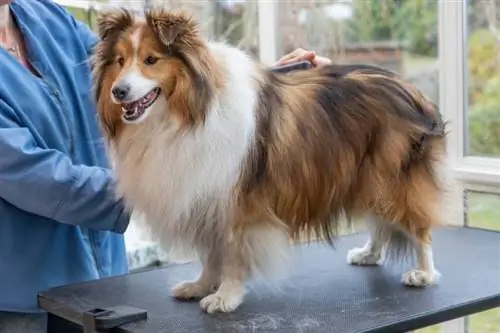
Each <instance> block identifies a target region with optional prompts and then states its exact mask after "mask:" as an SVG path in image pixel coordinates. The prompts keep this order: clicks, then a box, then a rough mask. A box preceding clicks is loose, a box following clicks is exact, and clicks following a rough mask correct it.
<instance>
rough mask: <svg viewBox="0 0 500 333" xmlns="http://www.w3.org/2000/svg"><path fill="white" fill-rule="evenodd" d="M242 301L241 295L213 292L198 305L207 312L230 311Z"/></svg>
mask: <svg viewBox="0 0 500 333" xmlns="http://www.w3.org/2000/svg"><path fill="white" fill-rule="evenodd" d="M242 302H243V295H241V294H236V293H235V294H231V293H219V292H217V293H215V294H212V295H208V296H207V297H205V298H203V299H202V300H201V301H200V306H201V308H202V309H203V310H205V311H206V312H208V313H215V312H232V311H234V310H235V309H236V308H237V307H238V306H239V305H240V304H241V303H242Z"/></svg>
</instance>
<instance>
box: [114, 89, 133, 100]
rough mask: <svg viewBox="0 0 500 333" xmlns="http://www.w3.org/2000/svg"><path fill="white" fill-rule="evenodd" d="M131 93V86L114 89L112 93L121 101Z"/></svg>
mask: <svg viewBox="0 0 500 333" xmlns="http://www.w3.org/2000/svg"><path fill="white" fill-rule="evenodd" d="M129 91H130V86H129V85H119V86H116V87H114V88H113V90H111V92H112V93H113V96H115V98H116V99H117V100H119V101H122V100H124V99H125V98H126V97H127V95H128V93H129Z"/></svg>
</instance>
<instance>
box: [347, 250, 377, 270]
mask: <svg viewBox="0 0 500 333" xmlns="http://www.w3.org/2000/svg"><path fill="white" fill-rule="evenodd" d="M380 259H381V256H380V255H379V254H374V253H372V252H371V251H369V250H367V249H366V248H364V247H358V248H354V249H352V250H349V252H347V263H348V264H349V265H361V266H365V265H366V266H368V265H379V264H380Z"/></svg>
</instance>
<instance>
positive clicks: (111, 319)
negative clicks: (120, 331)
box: [82, 306, 148, 333]
mask: <svg viewBox="0 0 500 333" xmlns="http://www.w3.org/2000/svg"><path fill="white" fill-rule="evenodd" d="M147 317H148V312H147V311H146V310H143V309H137V308H133V307H129V306H115V307H110V308H104V309H101V308H96V309H91V310H88V311H85V312H84V313H83V314H82V326H83V333H98V332H101V331H103V330H109V329H110V328H115V327H118V326H121V325H125V324H130V323H133V322H136V321H140V320H146V319H147Z"/></svg>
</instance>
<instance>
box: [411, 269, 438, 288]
mask: <svg viewBox="0 0 500 333" xmlns="http://www.w3.org/2000/svg"><path fill="white" fill-rule="evenodd" d="M439 276H440V275H439V273H438V272H433V273H432V272H427V271H423V270H420V269H412V270H411V271H408V272H406V273H405V274H403V278H402V282H403V283H404V284H405V285H407V286H409V287H425V286H430V285H433V284H435V283H436V282H437V281H438V279H439Z"/></svg>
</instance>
